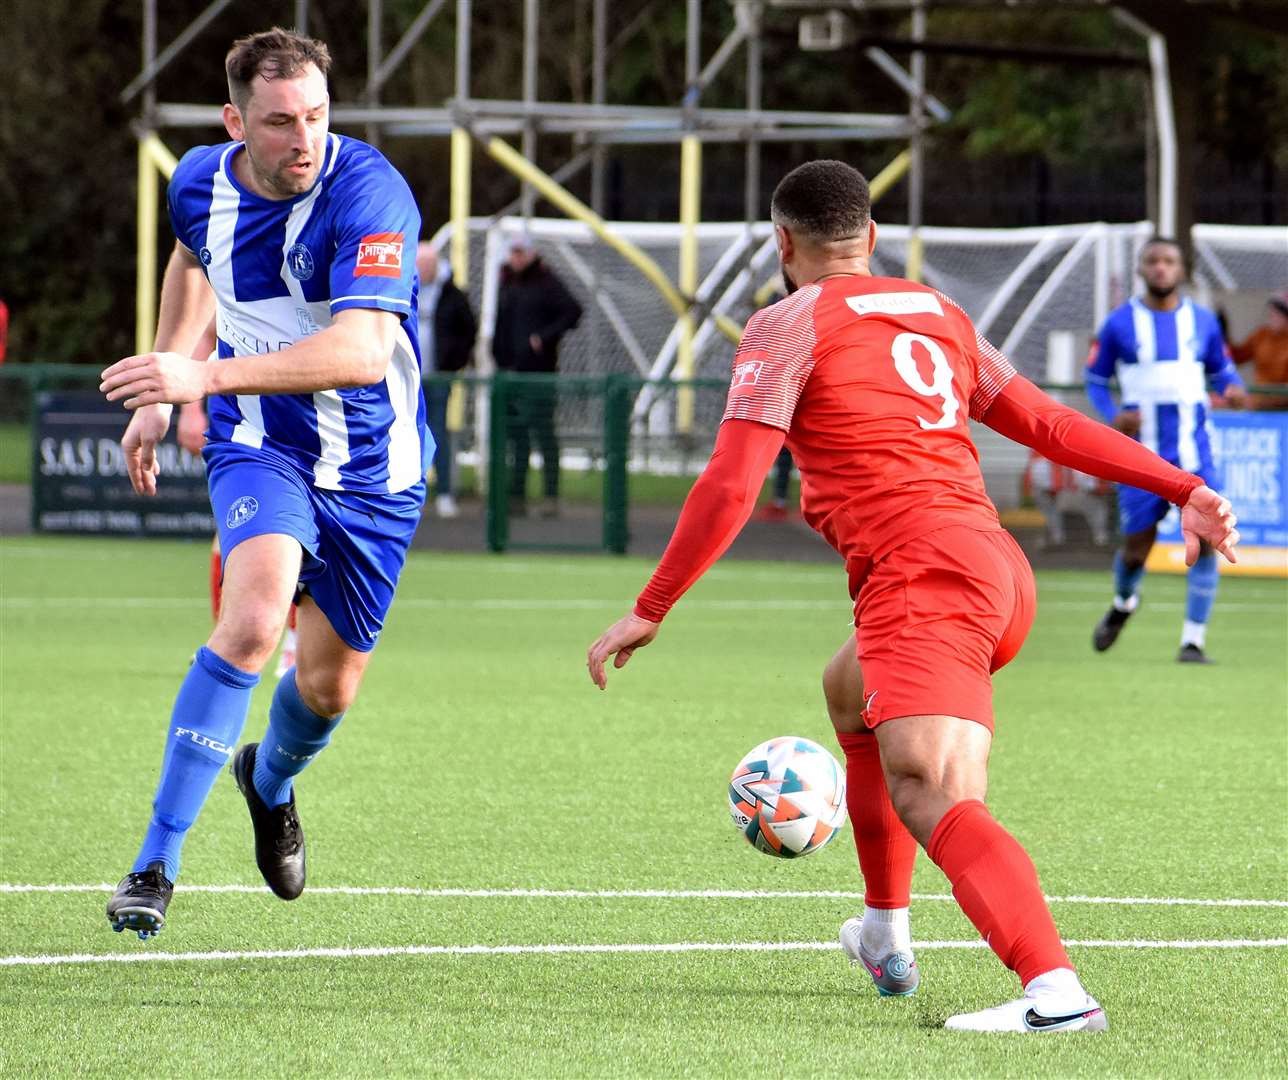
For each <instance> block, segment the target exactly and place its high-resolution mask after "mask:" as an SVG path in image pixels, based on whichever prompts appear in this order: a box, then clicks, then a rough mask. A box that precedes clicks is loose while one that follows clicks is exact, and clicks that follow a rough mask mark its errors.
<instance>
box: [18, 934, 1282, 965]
mask: <svg viewBox="0 0 1288 1080" xmlns="http://www.w3.org/2000/svg"><path fill="white" fill-rule="evenodd" d="M1065 945H1069V946H1073V947H1075V948H1086V949H1268V948H1282V947H1283V946H1285V945H1288V938H1231V939H1226V940H1213V941H1154V940H1150V939H1138V940H1127V941H1100V940H1094V941H1066V942H1065ZM840 947H841V946H840V945H839V944H838V943H837V942H834V941H728V942H722V941H678V942H670V943H667V944H647V945H646V944H622V945H390V946H376V947H371V948H318V949H261V950H248V951H244V952H228V951H223V950H217V951H213V952H179V953H168V952H121V953H65V954H53V955H50V954H45V955H41V956H0V967H50V966H53V965H57V964H138V963H143V962H145V961H150V960H169V961H176V960H302V959H313V958H341V959H350V958H352V959H362V958H367V957H384V956H524V955H534V954H535V955H547V956H555V955H563V954H568V953H575V954H584V953H693V952H804V951H808V952H825V951H830V950H833V949H839V948H840ZM913 948H914V949H983V948H987V946H986V945H985V943H984V942H983V941H979V940H975V941H917V942H913Z"/></svg>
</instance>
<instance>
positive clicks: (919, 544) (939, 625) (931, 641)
mask: <svg viewBox="0 0 1288 1080" xmlns="http://www.w3.org/2000/svg"><path fill="white" fill-rule="evenodd" d="M1036 608H1037V590H1036V588H1035V586H1034V583H1033V571H1032V570H1031V569H1030V568H1029V564H1028V560H1027V559H1025V557H1024V553H1023V552H1022V551H1021V550H1020V547H1019V545H1018V544H1017V543H1016V542H1015V540H1014V539H1013V538H1012V537H1011V534H1010V533H1008V532H1006V531H1005V530H1002V529H994V530H987V529H973V528H971V527H970V526H968V525H950V526H946V527H945V528H942V529H938V530H936V531H935V532H932V533H926V534H925V535H923V536H919V537H917V538H915V539H913V540H909V541H908V542H907V543H906V544H901V545H900V546H899V547H897V548H895V549H894V550H893V551H891V552H890V553H889V554H887V555H885V556H884V557H883V558H881V559H879V560H878V561H877V562H876V563H875V564H874V565H873V566H872V567H871V569H870V571H869V572H868V573H867V574H866V575H865V576H864V580H863V582H862V585H861V586H860V588H859V593H858V596H857V598H856V599H855V603H854V614H855V625H856V626H857V627H858V630H857V638H858V654H859V666H860V668H861V669H862V671H863V690H864V695H865V697H866V700H867V710H866V712H865V714H864V719H865V721H866V723H867V725H868V727H876V726H877V725H878V724H880V723H882V722H883V721H886V720H893V719H895V718H896V717H899V716H960V717H962V718H964V719H966V720H974V721H976V722H977V723H980V724H983V725H984V726H985V727H987V728H988V729H989V730H990V731H991V730H992V729H993V680H992V677H991V676H992V673H993V672H994V671H997V670H998V669H999V668H1001V667H1003V666H1004V665H1006V664H1008V663H1010V662H1011V660H1013V659H1014V658H1015V655H1016V653H1018V652H1019V651H1020V646H1021V645H1023V644H1024V638H1025V636H1026V635H1027V634H1028V632H1029V627H1030V626H1032V625H1033V615H1034V612H1035V610H1036Z"/></svg>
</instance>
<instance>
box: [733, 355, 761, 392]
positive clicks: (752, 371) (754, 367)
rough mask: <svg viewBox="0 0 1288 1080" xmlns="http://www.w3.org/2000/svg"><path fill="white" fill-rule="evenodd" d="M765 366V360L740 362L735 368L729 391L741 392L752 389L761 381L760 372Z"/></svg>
mask: <svg viewBox="0 0 1288 1080" xmlns="http://www.w3.org/2000/svg"><path fill="white" fill-rule="evenodd" d="M764 366H765V362H764V361H763V360H740V361H738V362H737V363H736V364H734V366H733V379H732V380H731V381H730V383H729V389H731V390H741V389H743V388H750V387H753V386H755V385H756V383H758V382H759V381H760V371H761V369H762V368H763V367H764Z"/></svg>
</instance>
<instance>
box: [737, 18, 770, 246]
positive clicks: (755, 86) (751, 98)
mask: <svg viewBox="0 0 1288 1080" xmlns="http://www.w3.org/2000/svg"><path fill="white" fill-rule="evenodd" d="M763 8H764V4H763V3H762V2H761V0H753V2H748V0H739V4H738V10H737V12H736V15H737V18H738V19H739V20H740V21H741V20H743V19H746V20H747V22H748V23H749V24H750V25H749V26H748V37H747V108H748V110H750V111H752V112H759V111H760V98H761V81H762V80H761V75H762V73H763V69H762V64H763V59H764V56H763V50H762V49H761V39H760V31H761V12H762V11H763ZM742 213H743V219H744V220H745V221H746V222H747V226H748V228H750V227H751V226H752V225H753V224H754V223H755V222H757V221H759V220H760V140H759V139H757V138H756V134H755V132H749V133H748V135H747V155H746V168H745V173H744V177H743V211H742Z"/></svg>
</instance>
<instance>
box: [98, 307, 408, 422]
mask: <svg viewBox="0 0 1288 1080" xmlns="http://www.w3.org/2000/svg"><path fill="white" fill-rule="evenodd" d="M401 322H402V318H401V316H399V315H396V314H394V313H393V312H389V311H381V310H378V309H375V308H347V309H345V310H344V311H340V312H337V313H336V315H335V319H334V321H333V322H332V324H331V325H330V326H328V327H327V328H326V329H325V330H322V331H319V332H318V333H316V334H311V335H310V336H309V337H306V338H304V339H303V340H301V341H298V342H296V343H295V344H294V345H292V346H290V348H287V349H282V350H281V351H279V352H272V353H259V354H252V355H249V356H233V357H229V358H227V359H225V360H221V361H219V363H217V364H208V363H206V362H205V361H204V360H194V359H192V358H191V357H188V356H183V355H182V354H180V353H169V352H163V353H144V354H143V355H141V356H129V357H126V358H125V359H124V360H121V361H120V362H119V363H116V364H113V365H112V366H111V367H110V368H108V369H107V370H106V371H104V372H103V381H102V386H101V389H102V390H103V392H104V393H105V395H106V396H107V400H108V401H123V402H124V404H125V407H126V408H127V409H137V408H139V407H140V406H143V405H156V404H161V403H167V404H171V405H182V404H184V403H185V402H189V401H200V400H201V399H202V398H203V397H209V396H210V395H212V394H310V393H315V392H316V391H318V390H340V389H343V388H345V387H351V386H370V385H371V384H372V383H377V382H379V381H380V380H381V379H383V378H384V377H385V371H386V370H387V368H388V367H389V358H390V357H391V356H392V355H393V351H394V335H395V334H396V333H397V332H398V327H399V324H400V323H401Z"/></svg>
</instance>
